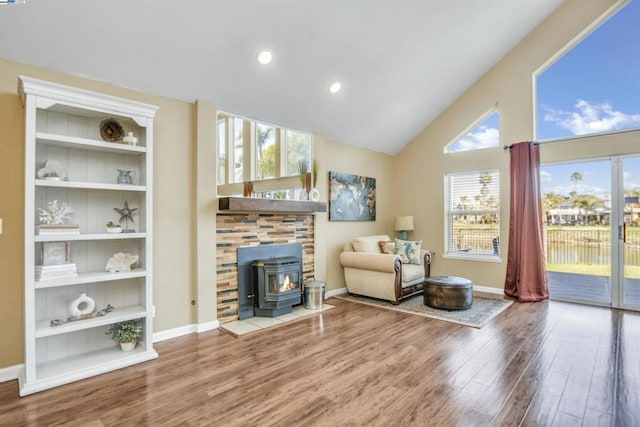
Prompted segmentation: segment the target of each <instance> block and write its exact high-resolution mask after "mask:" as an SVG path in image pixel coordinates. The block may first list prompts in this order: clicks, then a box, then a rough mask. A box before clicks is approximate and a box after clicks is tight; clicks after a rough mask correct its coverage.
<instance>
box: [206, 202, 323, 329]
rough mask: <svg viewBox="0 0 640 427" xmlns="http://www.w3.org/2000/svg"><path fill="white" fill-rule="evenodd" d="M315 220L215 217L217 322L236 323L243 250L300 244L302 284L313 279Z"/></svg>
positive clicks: (255, 215)
mask: <svg viewBox="0 0 640 427" xmlns="http://www.w3.org/2000/svg"><path fill="white" fill-rule="evenodd" d="M314 235H315V216H314V215H313V214H290V213H273V214H271V213H230V214H226V213H220V214H218V215H217V216H216V240H217V243H216V273H217V274H216V285H217V295H216V300H217V310H218V321H219V322H220V323H226V322H230V321H233V320H238V258H237V257H238V255H237V251H238V248H239V247H242V246H258V245H276V244H284V243H300V244H301V245H302V276H303V280H304V281H307V280H311V279H313V278H314V276H315V244H314Z"/></svg>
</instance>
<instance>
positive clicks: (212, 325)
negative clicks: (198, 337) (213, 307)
mask: <svg viewBox="0 0 640 427" xmlns="http://www.w3.org/2000/svg"><path fill="white" fill-rule="evenodd" d="M218 326H220V322H218V321H217V320H214V321H212V322H206V323H198V326H197V327H196V332H197V333H201V332H207V331H211V330H213V329H217V328H218Z"/></svg>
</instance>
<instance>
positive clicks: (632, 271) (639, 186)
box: [618, 156, 640, 310]
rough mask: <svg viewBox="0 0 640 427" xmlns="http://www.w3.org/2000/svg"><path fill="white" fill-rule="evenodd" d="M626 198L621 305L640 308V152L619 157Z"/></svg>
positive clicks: (621, 248) (620, 243)
mask: <svg viewBox="0 0 640 427" xmlns="http://www.w3.org/2000/svg"><path fill="white" fill-rule="evenodd" d="M620 163H621V171H622V176H621V177H620V178H621V181H622V183H623V185H622V186H623V190H624V191H623V194H622V197H623V200H621V205H622V209H621V212H620V217H621V218H620V221H619V222H620V225H619V228H618V231H619V233H618V235H619V236H618V247H619V249H618V250H619V252H620V258H621V259H620V265H621V268H620V269H619V271H620V275H621V276H622V277H621V280H620V282H621V283H622V286H621V290H620V291H621V292H620V297H619V299H620V306H621V307H624V308H633V309H636V310H638V309H640V202H639V200H638V197H639V196H640V194H639V192H640V156H632V157H623V158H621V159H620Z"/></svg>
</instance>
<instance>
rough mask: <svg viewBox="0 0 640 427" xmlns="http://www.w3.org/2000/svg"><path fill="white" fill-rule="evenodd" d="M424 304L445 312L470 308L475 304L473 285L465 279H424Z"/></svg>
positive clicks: (439, 277)
mask: <svg viewBox="0 0 640 427" xmlns="http://www.w3.org/2000/svg"><path fill="white" fill-rule="evenodd" d="M424 304H425V305H428V306H429V307H434V308H444V309H445V310H463V309H465V308H469V307H471V304H473V283H472V282H471V280H469V279H465V278H464V277H455V276H436V277H427V278H426V279H424Z"/></svg>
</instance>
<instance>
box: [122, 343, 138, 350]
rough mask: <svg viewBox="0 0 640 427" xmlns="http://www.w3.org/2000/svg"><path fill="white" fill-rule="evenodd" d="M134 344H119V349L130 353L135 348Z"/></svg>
mask: <svg viewBox="0 0 640 427" xmlns="http://www.w3.org/2000/svg"><path fill="white" fill-rule="evenodd" d="M136 344H137V343H136V342H121V343H120V348H121V349H122V351H132V350H133V349H134V348H136Z"/></svg>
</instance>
